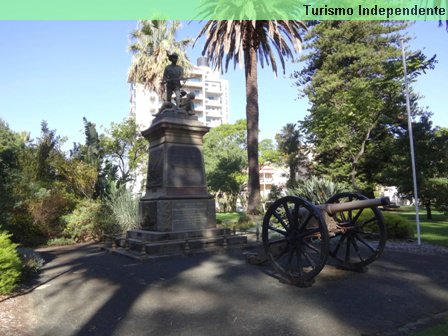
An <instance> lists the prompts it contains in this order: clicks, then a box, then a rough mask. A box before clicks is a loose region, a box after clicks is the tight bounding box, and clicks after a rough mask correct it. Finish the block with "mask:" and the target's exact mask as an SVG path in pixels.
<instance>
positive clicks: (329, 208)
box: [318, 197, 390, 216]
mask: <svg viewBox="0 0 448 336" xmlns="http://www.w3.org/2000/svg"><path fill="white" fill-rule="evenodd" d="M389 204H390V200H389V197H381V198H373V199H367V200H356V201H351V202H346V203H328V204H321V205H318V207H320V208H321V209H322V210H324V211H325V212H326V213H328V214H329V215H330V216H332V215H334V214H335V213H337V212H342V211H348V210H357V209H364V208H372V207H376V206H380V205H389Z"/></svg>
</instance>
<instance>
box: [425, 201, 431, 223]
mask: <svg viewBox="0 0 448 336" xmlns="http://www.w3.org/2000/svg"><path fill="white" fill-rule="evenodd" d="M425 208H426V219H432V212H431V201H427V202H425Z"/></svg>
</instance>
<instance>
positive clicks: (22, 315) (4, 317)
mask: <svg viewBox="0 0 448 336" xmlns="http://www.w3.org/2000/svg"><path fill="white" fill-rule="evenodd" d="M29 308H30V307H29V302H28V298H27V297H26V296H20V295H19V296H11V297H8V296H2V295H0V321H1V323H0V335H2V336H31V331H30V322H31V321H30V320H29V317H30V316H29V315H30V309H29Z"/></svg>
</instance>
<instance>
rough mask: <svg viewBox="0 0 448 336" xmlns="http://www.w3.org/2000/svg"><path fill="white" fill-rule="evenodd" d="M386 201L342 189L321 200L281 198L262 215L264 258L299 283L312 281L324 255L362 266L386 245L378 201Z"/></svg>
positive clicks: (347, 264)
mask: <svg viewBox="0 0 448 336" xmlns="http://www.w3.org/2000/svg"><path fill="white" fill-rule="evenodd" d="M388 204H389V199H388V198H378V199H368V198H367V197H365V196H363V195H361V194H357V193H340V194H337V195H334V196H333V197H331V198H330V199H329V200H328V201H327V202H326V203H325V204H320V205H314V204H312V203H310V202H309V201H307V200H305V199H304V198H301V197H297V196H286V197H283V198H280V199H278V200H277V201H275V202H274V203H273V204H272V205H271V206H270V207H269V208H268V209H267V211H266V214H265V216H264V218H263V226H262V240H263V247H264V251H265V254H266V258H267V260H269V261H270V263H271V264H272V266H273V268H274V269H275V271H276V272H277V273H278V276H279V277H280V279H281V281H283V282H287V283H289V284H292V285H297V286H302V287H306V286H310V285H311V284H312V282H313V281H314V278H315V277H316V276H317V275H318V274H319V273H320V271H321V270H322V269H323V267H324V266H325V264H326V263H327V258H328V256H330V257H332V258H333V259H334V260H335V262H336V264H337V265H338V267H341V268H343V269H347V270H352V271H360V272H362V271H365V270H366V266H367V265H368V264H370V263H372V262H373V261H374V260H376V259H377V258H378V257H379V256H380V255H381V253H382V252H383V249H384V247H385V244H386V239H387V237H386V228H385V224H384V218H383V216H382V214H381V211H380V210H379V209H378V206H380V205H383V206H384V205H388Z"/></svg>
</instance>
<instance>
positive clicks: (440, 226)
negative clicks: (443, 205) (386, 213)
mask: <svg viewBox="0 0 448 336" xmlns="http://www.w3.org/2000/svg"><path fill="white" fill-rule="evenodd" d="M394 213H396V214H398V215H400V216H403V217H404V218H406V219H407V220H409V221H411V222H412V223H414V227H415V231H417V228H416V224H415V208H414V207H401V208H399V209H398V210H395V211H394ZM419 214H420V234H421V238H422V241H425V242H427V243H431V244H435V245H442V246H446V247H448V216H447V215H445V214H443V213H442V212H439V211H435V210H433V211H432V219H429V220H428V219H426V210H424V209H421V210H420V211H419ZM415 237H417V234H416V235H415Z"/></svg>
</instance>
